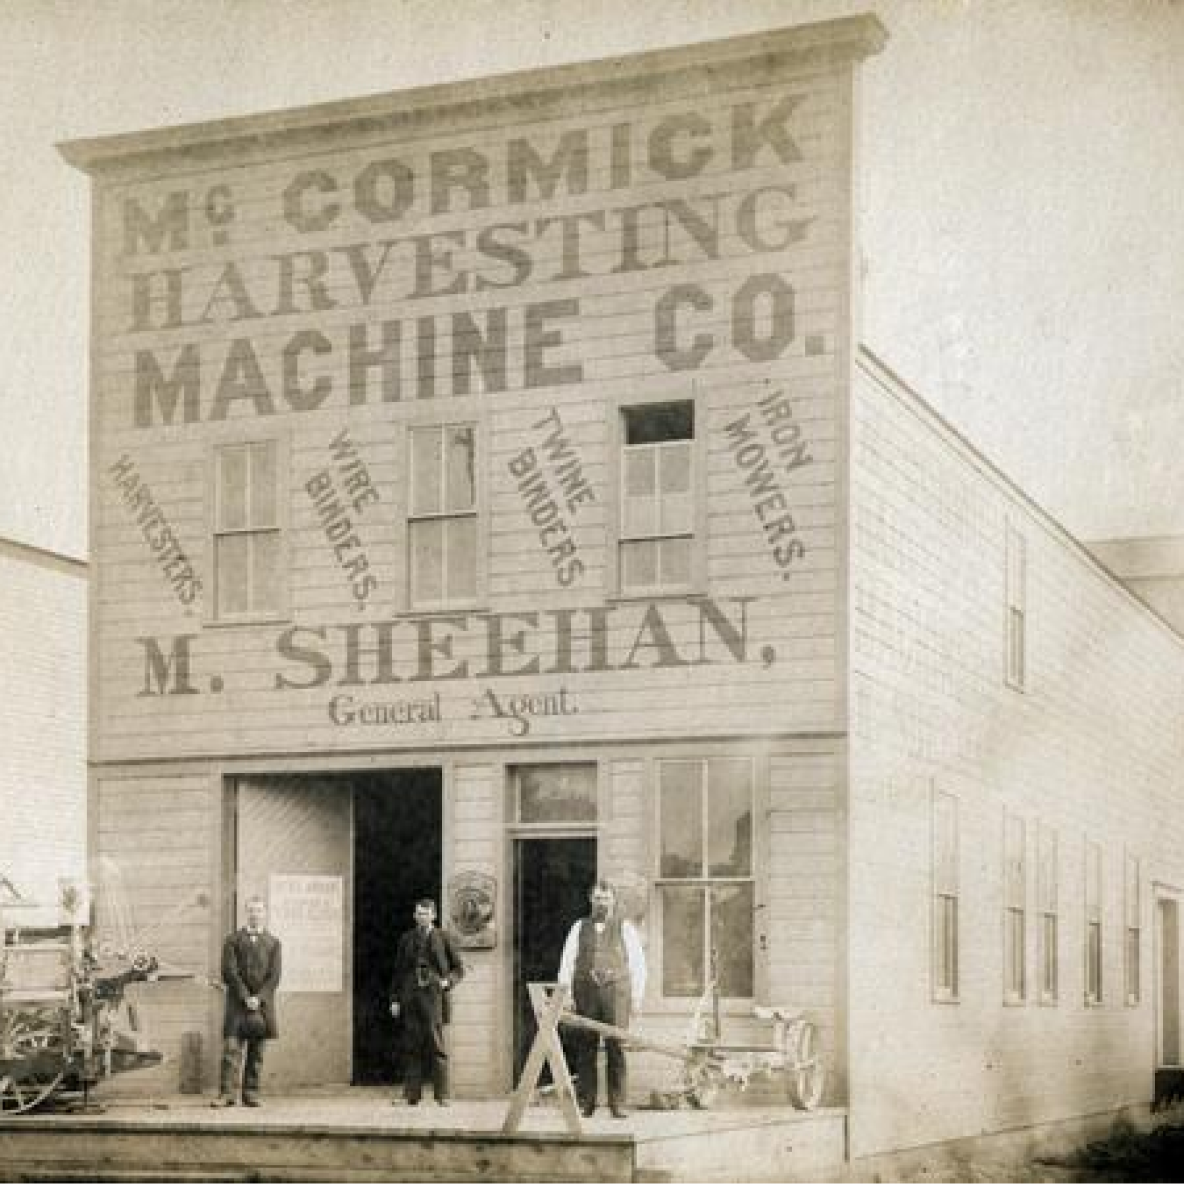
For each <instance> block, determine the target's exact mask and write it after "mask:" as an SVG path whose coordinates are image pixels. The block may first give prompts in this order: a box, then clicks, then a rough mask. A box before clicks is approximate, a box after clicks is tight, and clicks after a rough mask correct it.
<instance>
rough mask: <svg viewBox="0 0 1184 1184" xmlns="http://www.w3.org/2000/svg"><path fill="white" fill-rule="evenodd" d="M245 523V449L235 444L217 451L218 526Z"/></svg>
mask: <svg viewBox="0 0 1184 1184" xmlns="http://www.w3.org/2000/svg"><path fill="white" fill-rule="evenodd" d="M246 525H247V450H246V449H245V448H243V447H242V446H239V445H236V446H235V447H233V448H223V449H222V450H221V451H220V452H219V453H218V528H219V529H220V530H241V529H242V528H243V527H245V526H246Z"/></svg>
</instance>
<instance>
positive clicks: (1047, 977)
mask: <svg viewBox="0 0 1184 1184" xmlns="http://www.w3.org/2000/svg"><path fill="white" fill-rule="evenodd" d="M1040 923H1041V928H1040V991H1041V994H1043V995H1044V997H1045V998H1046V999H1054V998H1056V993H1057V919H1056V917H1055V916H1053V915H1052V914H1051V913H1046V914H1045V915H1044V916H1043V917H1041V918H1040Z"/></svg>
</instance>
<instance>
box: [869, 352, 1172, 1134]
mask: <svg viewBox="0 0 1184 1184" xmlns="http://www.w3.org/2000/svg"><path fill="white" fill-rule="evenodd" d="M852 474H853V487H852V501H853V523H852V525H853V533H852V618H851V639H852V659H851V665H852V703H851V708H852V717H851V719H852V723H851V752H852V773H851V793H850V818H851V825H850V844H851V853H852V854H851V869H850V885H851V902H850V955H849V956H850V959H851V976H850V991H851V999H850V1024H851V1040H852V1047H853V1048H854V1049H857V1050H858V1056H857V1057H853V1059H852V1062H851V1074H852V1081H851V1098H852V1120H851V1137H852V1152H853V1154H856V1155H863V1154H869V1153H874V1152H875V1151H877V1150H882V1149H888V1148H893V1147H902V1146H907V1145H911V1144H917V1145H919V1144H924V1143H931V1142H934V1141H937V1140H941V1139H948V1138H956V1137H960V1136H964V1135H972V1134H979V1133H980V1132H987V1131H999V1130H1004V1129H1007V1128H1016V1127H1024V1128H1028V1127H1031V1126H1033V1125H1035V1124H1039V1123H1042V1122H1053V1121H1057V1120H1060V1119H1065V1118H1069V1117H1071V1116H1074V1115H1083V1114H1089V1113H1097V1112H1102V1111H1109V1110H1114V1109H1117V1108H1119V1107H1127V1106H1129V1107H1133V1108H1138V1107H1141V1106H1145V1105H1146V1104H1147V1103H1148V1101H1149V1100H1150V1097H1151V1089H1152V1070H1153V1067H1154V1065H1153V1058H1154V1056H1155V1035H1154V1032H1155V1019H1154V996H1155V989H1156V988H1155V984H1154V982H1153V976H1154V974H1155V968H1154V958H1153V944H1152V930H1153V926H1154V919H1155V918H1154V903H1153V902H1154V897H1153V892H1152V887H1151V886H1152V884H1153V883H1154V882H1156V881H1158V882H1160V883H1161V884H1167V885H1179V884H1181V883H1182V882H1184V865H1182V863H1181V857H1180V852H1181V850H1184V826H1182V824H1181V814H1180V809H1179V800H1180V799H1179V794H1180V769H1181V766H1182V764H1184V747H1182V742H1181V734H1180V729H1179V726H1178V715H1179V703H1180V698H1181V691H1182V690H1184V644H1182V643H1181V640H1180V638H1179V637H1178V636H1177V635H1176V634H1174V633H1172V632H1171V631H1170V630H1169V629H1168V627H1167V626H1166V625H1164V624H1163V623H1162V622H1160V621H1159V620H1157V619H1156V618H1155V617H1154V616H1153V615H1152V614H1151V613H1150V612H1149V611H1148V610H1147V609H1145V608H1144V607H1143V606H1142V605H1141V604H1139V603H1138V602H1137V601H1136V600H1135V599H1134V598H1133V597H1132V596H1131V595H1130V594H1129V593H1128V592H1127V591H1126V590H1125V589H1123V588H1122V587H1121V586H1120V585H1119V584H1117V583H1116V582H1115V581H1114V580H1113V579H1112V578H1110V577H1109V576H1108V575H1107V574H1106V573H1105V572H1104V571H1103V570H1102V569H1101V568H1100V567H1098V566H1097V565H1096V564H1094V563H1093V562H1092V561H1091V560H1090V559H1089V558H1088V557H1087V556H1086V554H1085V552H1084V551H1083V550H1082V549H1081V548H1080V547H1078V546H1077V545H1076V544H1075V543H1073V541H1072V540H1071V539H1069V538H1068V536H1067V535H1065V534H1064V532H1063V531H1061V530H1060V529H1059V528H1058V527H1057V526H1056V525H1055V523H1053V522H1052V521H1051V520H1050V519H1049V518H1048V517H1047V516H1045V515H1043V514H1042V513H1040V512H1039V511H1038V510H1037V509H1036V508H1035V507H1034V506H1032V505H1031V503H1029V502H1028V501H1027V500H1026V499H1025V498H1024V497H1023V496H1022V495H1021V494H1019V493H1018V492H1017V491H1016V490H1015V489H1014V488H1013V487H1011V486H1010V485H1009V484H1008V483H1007V482H1006V480H1005V479H1004V478H1003V477H1002V476H1001V475H999V474H998V473H996V472H995V471H994V470H993V469H992V468H991V467H990V466H989V464H988V463H987V462H985V461H984V460H983V459H982V458H981V457H979V456H977V455H976V454H975V453H974V452H973V451H972V450H971V449H970V448H969V447H968V446H967V445H966V444H965V443H964V442H963V441H961V440H960V439H959V438H958V437H956V436H955V435H954V434H953V433H952V432H951V431H949V429H948V428H946V427H945V426H944V425H943V424H942V423H941V422H940V421H939V420H938V419H937V418H936V417H935V416H934V415H933V414H932V412H930V411H929V410H928V409H927V408H926V407H925V406H924V405H923V404H921V403H920V401H919V400H917V399H916V397H915V396H913V395H912V394H911V392H909V391H907V389H905V388H903V387H902V386H901V385H900V384H899V383H898V382H897V381H896V380H895V379H893V378H892V377H891V376H890V375H889V374H887V373H886V372H885V371H884V370H883V369H882V368H881V367H880V366H879V365H878V364H877V363H876V362H875V361H874V359H870V358H869V359H866V360H865V362H864V364H863V366H862V367H861V370H860V372H859V376H858V381H857V383H856V387H855V394H854V416H853V460H852ZM1008 528H1011V529H1013V530H1016V531H1018V532H1019V533H1020V534H1021V535H1022V536H1023V538H1024V539H1025V546H1026V567H1027V580H1026V617H1027V626H1026V639H1027V640H1026V650H1027V663H1026V666H1027V676H1026V682H1025V686H1024V689H1023V691H1022V692H1019V691H1017V690H1015V689H1013V688H1012V687H1010V686H1008V685H1007V684H1006V682H1005V679H1004V669H1005V666H1004V652H1005V651H1004V638H1005V632H1004V619H1005V606H1006V591H1005V589H1006V583H1005V572H1006V565H1005V552H1006V545H1005V535H1006V531H1007V529H1008ZM935 793H945V794H949V795H951V796H952V797H953V798H954V799H955V800H956V802H957V820H958V821H957V825H958V843H959V852H960V861H959V864H958V881H959V896H958V915H959V921H958V924H959V931H960V950H961V959H960V967H959V1001H958V1002H957V1003H944V1002H940V1003H939V1002H933V1001H932V995H931V975H932V967H931V958H930V913H931V907H932V906H931V892H932V879H931V877H932V857H931V853H930V843H931V827H932V817H931V811H932V806H931V802H932V797H933V795H934V794H935ZM1005 815H1006V816H1009V817H1014V818H1017V819H1019V820H1021V821H1022V822H1023V823H1024V825H1025V851H1026V861H1027V879H1026V887H1025V901H1026V907H1027V910H1028V918H1027V925H1026V960H1027V966H1028V974H1029V978H1028V992H1027V996H1026V999H1025V1000H1024V1001H1023V1002H1019V1003H1012V1004H1010V1005H1005V1003H1004V953H1003V937H1002V935H1003V909H1004V903H1005V896H1004V890H1003V878H1004V839H1003V830H1004V819H1005ZM1039 827H1046V828H1050V829H1051V830H1052V831H1054V832H1055V834H1056V842H1057V856H1058V873H1057V887H1058V903H1059V908H1058V929H1059V942H1058V963H1059V991H1058V997H1057V999H1056V1001H1055V1002H1051V1003H1050V1002H1040V1001H1039V1000H1038V996H1037V992H1036V972H1037V968H1038V965H1039V964H1038V962H1037V957H1036V954H1037V949H1036V939H1035V931H1036V926H1037V920H1036V911H1037V907H1038V906H1037V897H1036V867H1037V847H1036V835H1037V832H1038V828H1039ZM1087 842H1094V843H1097V844H1098V845H1099V847H1100V850H1101V859H1102V900H1101V916H1102V942H1103V970H1102V985H1103V999H1102V1002H1101V1005H1097V1006H1095V1005H1088V1006H1087V1005H1086V1003H1085V971H1084V966H1085V953H1084V943H1085V902H1084V888H1085V874H1086V873H1085V852H1086V843H1087ZM1128 855H1130V856H1132V857H1134V858H1137V859H1138V860H1139V861H1140V868H1141V871H1140V879H1141V884H1140V890H1139V899H1138V902H1137V907H1138V916H1139V918H1140V922H1139V924H1140V930H1141V933H1140V944H1141V962H1142V979H1141V993H1140V998H1139V1001H1138V1003H1137V1004H1131V1005H1128V1004H1127V1001H1126V999H1125V983H1124V978H1125V970H1126V968H1125V966H1124V958H1123V948H1124V916H1125V908H1126V903H1127V902H1126V901H1125V899H1124V861H1125V859H1126V857H1127V856H1128ZM1053 1066H1055V1071H1053V1070H1052V1068H1051V1067H1053ZM886 1083H889V1084H890V1086H891V1088H885V1084H886ZM921 1099H923V1103H921V1104H919V1100H921Z"/></svg>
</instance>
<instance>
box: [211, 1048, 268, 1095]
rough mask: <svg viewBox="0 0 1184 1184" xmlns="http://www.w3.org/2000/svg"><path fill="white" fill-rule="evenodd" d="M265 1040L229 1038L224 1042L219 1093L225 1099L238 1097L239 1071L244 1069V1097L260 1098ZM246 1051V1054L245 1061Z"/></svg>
mask: <svg viewBox="0 0 1184 1184" xmlns="http://www.w3.org/2000/svg"><path fill="white" fill-rule="evenodd" d="M265 1043H266V1041H264V1040H247V1039H245V1038H244V1037H241V1036H227V1037H226V1038H225V1039H224V1040H223V1041H222V1072H221V1075H220V1085H219V1092H220V1093H221V1094H222V1096H223V1097H224V1098H236V1097H238V1078H239V1069H240V1067H241V1069H242V1085H243V1097H244V1098H251V1097H256V1096H258V1093H259V1075H260V1073H261V1072H262V1069H263V1045H264V1044H265ZM244 1051H245V1053H246V1056H245V1059H244V1055H243V1054H244Z"/></svg>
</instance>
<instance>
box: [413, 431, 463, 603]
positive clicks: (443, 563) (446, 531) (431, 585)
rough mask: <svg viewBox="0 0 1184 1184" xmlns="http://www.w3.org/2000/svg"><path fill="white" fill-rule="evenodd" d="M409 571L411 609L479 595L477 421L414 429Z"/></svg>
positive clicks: (456, 601)
mask: <svg viewBox="0 0 1184 1184" xmlns="http://www.w3.org/2000/svg"><path fill="white" fill-rule="evenodd" d="M410 453H411V455H410V479H411V496H410V499H409V505H410V513H409V514H408V523H407V549H408V553H409V554H408V571H409V572H410V581H411V587H410V601H411V607H412V608H433V607H436V606H438V605H444V604H456V603H463V602H471V601H473V600H475V599H476V598H477V556H478V547H477V471H476V462H477V433H476V428H475V427H474V425H472V424H446V425H440V424H437V425H433V426H431V427H414V428H412V429H411V431H410Z"/></svg>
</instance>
